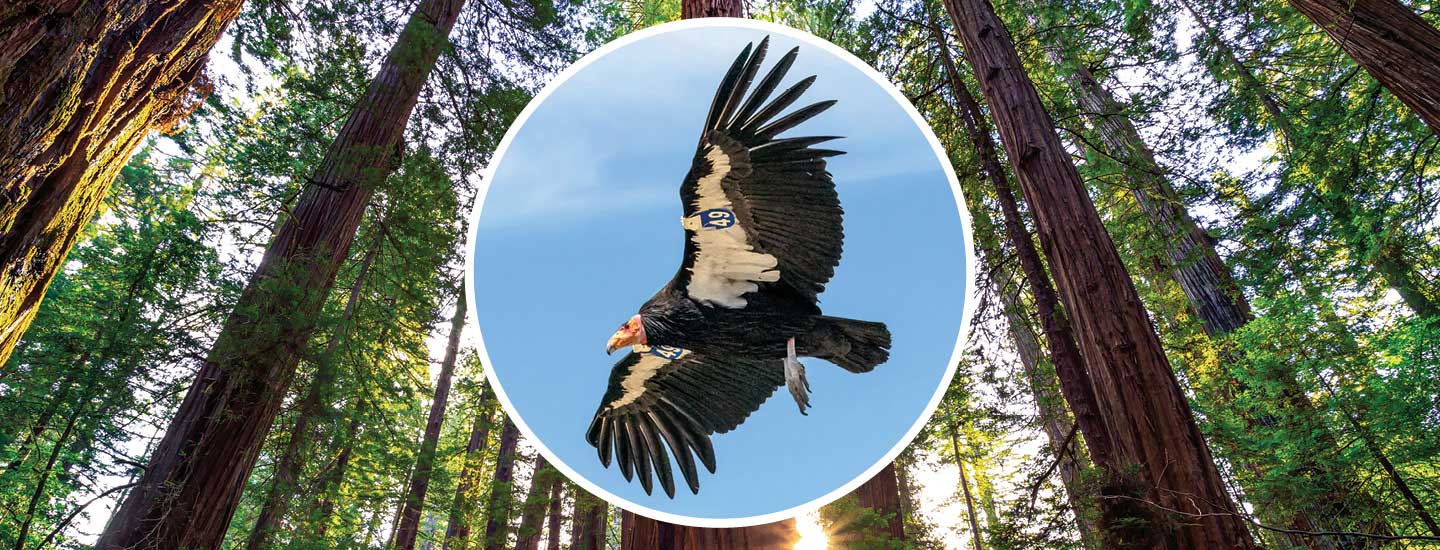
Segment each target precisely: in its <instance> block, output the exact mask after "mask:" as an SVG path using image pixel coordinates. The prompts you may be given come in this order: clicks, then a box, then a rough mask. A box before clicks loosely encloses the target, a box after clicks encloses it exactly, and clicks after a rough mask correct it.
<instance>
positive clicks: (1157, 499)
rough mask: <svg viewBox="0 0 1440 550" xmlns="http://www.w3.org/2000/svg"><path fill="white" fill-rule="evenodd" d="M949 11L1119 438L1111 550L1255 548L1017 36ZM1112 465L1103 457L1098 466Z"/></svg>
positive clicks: (970, 2) (980, 4) (965, 8)
mask: <svg viewBox="0 0 1440 550" xmlns="http://www.w3.org/2000/svg"><path fill="white" fill-rule="evenodd" d="M945 4H946V7H947V9H949V10H950V15H951V17H952V19H953V20H954V22H955V27H956V28H957V30H958V32H959V35H960V39H961V41H962V42H963V44H964V46H965V54H966V58H967V60H968V61H969V64H970V66H971V69H972V70H973V71H974V72H975V75H976V77H977V79H978V80H979V82H980V85H981V88H982V90H983V91H984V92H985V97H986V99H988V100H989V102H990V107H991V113H992V114H993V115H994V117H995V122H996V126H997V127H998V128H999V130H1000V136H1001V139H1002V142H1003V143H1004V145H1005V150H1006V152H1007V153H1008V158H1009V160H1010V162H1011V165H1012V167H1013V168H1014V170H1015V174H1016V176H1017V178H1018V179H1019V182H1020V187H1021V190H1022V191H1023V192H1024V194H1025V198H1026V201H1027V202H1028V203H1029V205H1030V207H1031V213H1032V214H1033V215H1034V217H1035V223H1036V226H1037V228H1038V230H1039V231H1038V232H1039V236H1040V243H1041V246H1042V247H1043V248H1044V251H1045V256H1046V258H1047V259H1048V260H1049V265H1050V268H1051V270H1052V272H1053V273H1054V274H1055V279H1056V286H1057V287H1058V289H1059V292H1060V298H1061V299H1062V300H1063V302H1064V303H1065V306H1066V309H1067V310H1068V311H1069V312H1070V313H1071V315H1072V316H1073V321H1074V328H1075V334H1076V337H1077V339H1078V342H1079V344H1080V350H1081V352H1082V356H1083V357H1084V360H1085V366H1086V369H1087V371H1088V372H1089V373H1090V375H1091V379H1092V381H1093V382H1094V385H1095V392H1096V397H1097V398H1098V399H1097V401H1096V402H1097V403H1098V404H1099V405H1100V413H1101V415H1102V416H1103V417H1104V418H1105V419H1106V421H1108V423H1109V425H1110V427H1111V430H1112V433H1111V435H1112V436H1113V437H1114V438H1115V444H1114V450H1115V451H1116V454H1115V456H1114V457H1113V459H1110V460H1106V462H1108V463H1109V464H1108V467H1107V468H1106V470H1107V473H1108V474H1109V475H1108V477H1109V478H1110V479H1107V480H1106V482H1105V485H1104V487H1103V489H1102V491H1103V494H1102V495H1101V498H1102V521H1103V523H1102V526H1103V528H1104V530H1105V540H1106V544H1107V546H1111V547H1130V548H1154V547H1165V548H1234V549H1248V548H1254V542H1253V540H1252V539H1251V538H1250V533H1249V532H1248V530H1247V529H1246V526H1245V524H1244V522H1243V521H1242V520H1241V518H1240V516H1239V515H1238V512H1237V510H1236V508H1235V505H1234V504H1233V503H1232V502H1231V501H1230V497H1229V495H1228V494H1227V493H1226V491H1225V485H1224V483H1223V481H1222V480H1221V478H1220V474H1219V472H1218V471H1217V470H1216V468H1215V463H1214V460H1213V459H1212V457H1211V455H1210V451H1209V449H1208V448H1207V447H1206V445H1205V441H1204V439H1203V437H1202V436H1201V434H1200V430H1199V429H1198V428H1197V427H1196V425H1195V420H1194V416H1193V414H1192V413H1191V411H1190V406H1189V403H1187V401H1186V398H1185V395H1184V394H1183V393H1182V392H1181V390H1180V386H1179V384H1178V383H1177V382H1176V380H1175V374H1174V372H1173V371H1172V370H1171V369H1170V363H1169V360H1168V359H1166V357H1165V354H1164V352H1163V350H1162V349H1161V347H1160V339H1159V337H1157V336H1156V334H1155V330H1154V328H1153V327H1151V325H1150V321H1149V318H1148V316H1147V314H1146V312H1145V310H1144V308H1143V306H1142V305H1141V303H1140V297H1139V294H1138V293H1137V292H1136V291H1135V287H1134V285H1133V283H1132V282H1131V280H1130V275H1129V274H1128V273H1127V272H1126V271H1125V267H1124V265H1123V264H1122V263H1121V261H1120V256H1119V254H1118V253H1117V252H1116V250H1115V244H1114V243H1113V242H1111V240H1110V236H1109V234H1107V233H1106V232H1105V227H1104V225H1103V224H1102V223H1101V220H1100V216H1099V214H1098V213H1097V212H1096V211H1095V205H1094V204H1093V203H1092V202H1091V201H1090V196H1089V195H1088V194H1087V193H1086V190H1085V185H1084V182H1083V181H1082V180H1081V179H1080V174H1079V172H1078V171H1077V170H1076V169H1075V165H1074V164H1072V163H1071V161H1070V158H1069V156H1068V155H1067V153H1066V152H1065V150H1064V148H1063V147H1062V146H1061V144H1060V139H1059V137H1057V136H1056V134H1055V127H1054V124H1053V122H1052V121H1051V119H1050V115H1049V113H1047V112H1045V109H1044V107H1043V105H1042V103H1041V101H1040V97H1039V95H1038V94H1037V93H1036V91H1035V88H1034V85H1033V84H1032V83H1031V82H1030V79H1029V77H1028V76H1027V75H1026V74H1025V72H1024V69H1023V68H1022V66H1021V64H1020V58H1019V56H1018V55H1017V54H1016V52H1015V47H1014V43H1013V42H1012V41H1011V40H1010V35H1009V33H1008V32H1007V31H1006V29H1005V27H1004V25H1003V24H1002V23H1001V22H1000V20H999V18H998V17H996V15H995V12H994V10H993V9H992V8H991V6H990V4H989V2H988V1H987V0H946V2H945ZM1087 438H1088V434H1087ZM1104 458H1107V457H1098V456H1097V457H1095V459H1096V462H1097V464H1102V465H1104V464H1103V463H1102V462H1101V461H1102V460H1103V459H1104ZM1170 511H1174V512H1170ZM1162 514H1163V515H1162Z"/></svg>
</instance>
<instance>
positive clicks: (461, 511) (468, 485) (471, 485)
mask: <svg viewBox="0 0 1440 550" xmlns="http://www.w3.org/2000/svg"><path fill="white" fill-rule="evenodd" d="M492 416H494V415H493V414H492V412H491V411H490V388H488V387H487V388H485V390H484V391H483V393H481V394H480V406H479V410H478V411H477V412H476V413H475V424H474V425H472V426H471V427H470V441H469V442H468V443H466V444H465V464H464V466H461V468H460V483H459V485H458V487H457V488H456V489H455V503H454V504H452V505H451V506H450V521H449V523H448V524H447V525H446V527H445V545H444V548H445V550H449V549H450V548H465V545H466V544H465V543H466V542H467V540H468V539H469V538H470V512H471V510H473V509H474V507H475V495H472V494H471V493H472V492H474V490H475V487H476V486H477V485H478V482H479V481H480V467H481V464H480V462H481V460H482V458H483V455H484V454H485V443H486V442H488V441H489V440H490V419H491V417H492Z"/></svg>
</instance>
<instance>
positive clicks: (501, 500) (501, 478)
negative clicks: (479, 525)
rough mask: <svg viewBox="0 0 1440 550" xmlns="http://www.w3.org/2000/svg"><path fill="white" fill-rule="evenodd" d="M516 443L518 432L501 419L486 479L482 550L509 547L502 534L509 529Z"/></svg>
mask: <svg viewBox="0 0 1440 550" xmlns="http://www.w3.org/2000/svg"><path fill="white" fill-rule="evenodd" d="M519 442H520V429H519V428H516V427H515V423H514V422H511V421H510V418H509V417H506V418H505V428H504V429H502V430H501V431H500V449H499V451H497V454H496V455H495V475H493V476H491V478H490V501H489V502H488V503H487V504H486V506H485V541H484V548H485V550H504V549H505V547H506V546H509V545H508V544H507V541H506V538H507V537H506V531H507V530H508V527H509V526H510V504H511V503H510V501H511V495H512V489H511V487H510V484H511V483H513V482H514V481H515V445H516V444H517V443H519Z"/></svg>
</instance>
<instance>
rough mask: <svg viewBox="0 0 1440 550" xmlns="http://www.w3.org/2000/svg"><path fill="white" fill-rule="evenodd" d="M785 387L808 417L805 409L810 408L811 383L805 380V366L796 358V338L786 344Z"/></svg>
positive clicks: (802, 412)
mask: <svg viewBox="0 0 1440 550" xmlns="http://www.w3.org/2000/svg"><path fill="white" fill-rule="evenodd" d="M785 387H786V388H787V389H789V390H790V395H791V396H792V397H794V398H795V404H796V405H799V406H800V414H803V415H807V416H808V415H809V414H810V413H807V412H805V409H806V408H808V407H810V381H809V380H806V379H805V365H804V364H803V363H801V362H800V359H799V358H797V357H796V356H795V339H794V338H791V339H790V340H789V341H788V342H785Z"/></svg>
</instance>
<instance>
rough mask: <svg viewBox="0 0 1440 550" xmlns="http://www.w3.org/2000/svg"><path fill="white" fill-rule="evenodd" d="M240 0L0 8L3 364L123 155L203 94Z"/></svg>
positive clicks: (71, 1)
mask: <svg viewBox="0 0 1440 550" xmlns="http://www.w3.org/2000/svg"><path fill="white" fill-rule="evenodd" d="M241 3H242V2H241V0H216V1H200V0H183V1H179V2H167V1H160V0H138V1H129V2H126V1H120V0H62V1H58V2H45V1H34V0H22V1H21V2H18V3H14V4H7V5H6V6H5V7H0V365H4V364H6V360H7V359H8V358H9V356H10V352H11V350H12V349H14V347H15V343H16V342H18V341H19V339H20V335H21V334H23V333H24V332H25V329H26V327H28V326H29V325H30V321H31V320H32V319H33V318H34V316H35V311H36V309H37V308H38V307H39V305H40V300H41V298H42V297H43V296H44V295H45V289H46V287H47V286H49V284H50V281H51V279H53V278H54V277H55V274H56V273H57V272H58V271H59V270H60V267H61V265H62V264H63V263H64V261H65V255H66V254H67V253H68V252H69V251H70V247H71V246H72V245H74V244H75V241H76V239H77V238H78V237H79V234H80V230H81V229H82V228H83V227H84V226H85V224H86V223H88V222H89V221H90V218H91V217H93V216H94V215H95V212H96V211H97V210H99V208H100V202H101V199H103V198H104V197H105V193H106V190H107V189H109V187H110V183H111V181H113V180H114V179H115V176H116V174H118V173H119V171H120V168H121V167H123V166H124V165H125V163H126V162H127V161H128V160H129V159H130V154H131V153H133V152H134V151H135V148H136V147H138V146H139V145H140V143H141V142H142V141H143V140H144V139H145V137H146V136H147V135H148V134H149V133H150V131H151V130H157V129H159V130H164V129H167V128H169V127H171V126H173V125H174V124H176V123H177V122H178V121H180V120H181V119H183V118H185V117H186V116H188V115H189V113H190V111H191V110H192V109H194V107H195V106H196V105H198V104H199V103H200V100H201V98H203V97H204V96H205V95H207V94H208V93H209V89H208V88H209V82H208V80H207V79H205V77H204V76H203V73H204V69H205V62H206V54H207V53H208V52H209V51H210V48H212V47H213V46H214V45H215V42H216V41H217V40H219V38H220V34H221V33H222V32H224V30H225V27H226V26H227V25H229V23H230V21H231V20H233V19H234V18H235V16H236V15H238V14H239V13H240V5H241Z"/></svg>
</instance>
